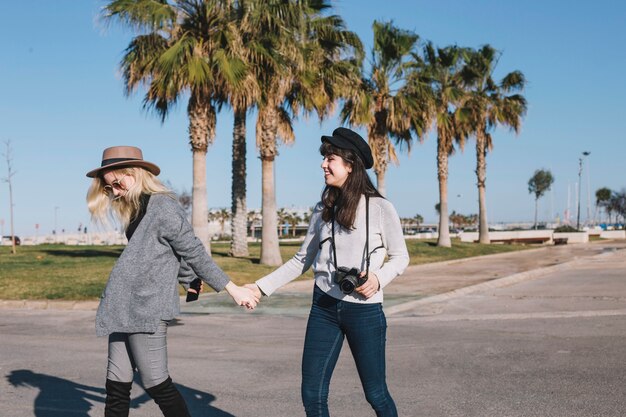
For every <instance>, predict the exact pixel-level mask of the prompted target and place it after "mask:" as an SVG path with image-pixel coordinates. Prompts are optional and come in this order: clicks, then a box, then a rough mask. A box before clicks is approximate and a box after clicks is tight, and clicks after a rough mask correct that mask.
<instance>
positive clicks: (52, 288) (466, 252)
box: [0, 240, 527, 300]
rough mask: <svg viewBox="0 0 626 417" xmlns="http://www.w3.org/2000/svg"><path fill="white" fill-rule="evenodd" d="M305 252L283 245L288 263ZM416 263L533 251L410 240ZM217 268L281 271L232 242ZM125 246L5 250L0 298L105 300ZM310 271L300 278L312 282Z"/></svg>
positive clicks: (250, 277)
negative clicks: (233, 251)
mask: <svg viewBox="0 0 626 417" xmlns="http://www.w3.org/2000/svg"><path fill="white" fill-rule="evenodd" d="M299 247H300V243H299V242H283V243H281V246H280V250H281V255H282V258H283V261H286V260H288V259H289V258H290V257H292V256H293V254H294V253H296V251H297V250H298V248H299ZM407 247H408V249H409V254H410V257H411V264H412V265H417V264H423V263H429V262H438V261H445V260H451V259H459V258H467V257H471V256H479V255H487V254H492V253H501V252H510V251H513V250H519V249H523V248H525V247H527V246H518V245H478V244H475V243H461V242H458V241H453V246H452V248H438V247H436V245H435V242H434V241H424V240H407ZM211 248H212V252H213V257H214V259H215V261H216V262H217V264H218V265H219V266H220V267H221V268H222V269H223V270H224V271H225V272H226V273H227V274H228V275H229V276H230V277H231V279H232V280H233V281H234V282H235V283H237V284H243V283H247V282H252V281H254V280H256V279H258V278H260V277H262V276H263V275H265V274H267V273H269V272H271V271H273V270H274V269H275V268H274V267H270V266H265V265H260V264H259V256H260V245H259V244H251V245H250V256H249V257H247V258H232V257H229V256H228V250H229V245H228V244H227V243H215V244H213V245H212V247H211ZM123 249H124V247H123V246H64V245H39V246H20V247H18V249H17V254H16V255H11V253H10V250H11V248H10V247H9V246H0V299H5V300H19V299H33V300H34V299H39V300H42V299H62V300H94V299H97V298H99V297H100V294H101V292H102V289H103V288H104V285H105V283H106V280H107V277H108V275H109V272H110V271H111V268H112V267H113V264H114V263H115V261H116V259H117V257H118V256H119V255H120V253H121V252H122V250H123ZM312 277H313V274H312V273H311V271H308V272H307V273H306V274H305V275H304V276H303V277H301V278H299V279H307V278H312Z"/></svg>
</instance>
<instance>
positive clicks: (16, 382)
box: [7, 369, 104, 417]
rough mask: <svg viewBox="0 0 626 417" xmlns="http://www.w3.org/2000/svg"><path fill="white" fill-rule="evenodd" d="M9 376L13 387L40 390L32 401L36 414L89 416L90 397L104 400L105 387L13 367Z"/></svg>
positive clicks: (40, 416)
mask: <svg viewBox="0 0 626 417" xmlns="http://www.w3.org/2000/svg"><path fill="white" fill-rule="evenodd" d="M7 380H8V381H9V383H10V384H11V385H13V386H14V387H32V388H37V389H38V390H39V392H38V394H37V397H36V398H35V404H34V405H33V408H34V410H33V411H34V415H35V416H36V417H66V416H72V417H88V416H89V414H88V413H89V411H90V410H91V408H92V407H93V405H92V404H91V403H90V402H89V401H87V400H91V401H95V402H100V403H104V389H103V388H95V387H90V386H87V385H82V384H77V383H75V382H72V381H68V380H67V379H63V378H58V377H55V376H51V375H45V374H38V373H36V372H33V371H30V370H28V369H18V370H15V371H12V372H11V373H10V374H9V375H7Z"/></svg>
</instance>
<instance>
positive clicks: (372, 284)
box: [354, 271, 380, 299]
mask: <svg viewBox="0 0 626 417" xmlns="http://www.w3.org/2000/svg"><path fill="white" fill-rule="evenodd" d="M363 276H365V271H363V272H361V278H362V277H363ZM378 290H380V282H379V281H378V277H377V276H376V274H375V273H373V272H370V273H369V276H368V278H367V281H365V282H364V283H363V285H361V286H360V287H356V289H355V290H354V291H356V292H357V293H359V294H361V295H362V296H363V297H365V298H366V299H367V298H370V297H373V296H374V294H376V293H377V292H378Z"/></svg>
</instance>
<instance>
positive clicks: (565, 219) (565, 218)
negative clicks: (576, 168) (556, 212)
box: [563, 182, 571, 224]
mask: <svg viewBox="0 0 626 417" xmlns="http://www.w3.org/2000/svg"><path fill="white" fill-rule="evenodd" d="M570 203H571V191H570V183H569V182H568V183H567V207H566V208H565V213H563V217H564V219H563V222H564V223H565V224H570V219H569V217H570V214H571V211H570Z"/></svg>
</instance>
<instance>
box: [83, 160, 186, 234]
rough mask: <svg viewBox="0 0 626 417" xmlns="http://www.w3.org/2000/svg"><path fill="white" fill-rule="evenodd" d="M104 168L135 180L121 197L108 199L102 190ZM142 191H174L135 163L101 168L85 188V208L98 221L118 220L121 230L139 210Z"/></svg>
mask: <svg viewBox="0 0 626 417" xmlns="http://www.w3.org/2000/svg"><path fill="white" fill-rule="evenodd" d="M107 172H114V173H116V174H117V175H116V176H118V177H120V178H121V177H122V176H124V175H128V176H131V177H133V178H134V179H135V183H134V184H133V185H132V186H130V187H129V188H128V189H127V190H126V194H124V197H123V198H118V199H116V200H113V199H111V198H110V197H109V196H107V195H106V194H105V192H104V186H105V185H106V183H105V182H104V179H103V178H102V176H103V175H104V174H105V173H107ZM142 194H168V195H170V196H171V197H172V198H174V194H173V193H172V191H170V190H169V189H168V188H167V187H166V186H165V185H163V183H162V182H161V181H159V179H158V178H157V177H156V176H155V175H154V174H152V173H151V172H150V171H148V170H146V169H143V168H139V167H128V168H119V169H112V170H109V171H103V172H102V173H100V175H98V176H97V177H95V178H94V179H93V181H92V182H91V186H90V187H89V190H88V191H87V208H88V209H89V212H90V213H91V219H92V220H93V221H94V222H96V223H99V224H103V225H104V224H108V219H113V220H117V221H119V223H120V224H121V226H122V228H123V230H126V228H127V227H128V225H129V224H130V222H131V221H132V220H133V218H134V217H135V216H136V215H137V213H138V212H139V206H140V200H141V195H142Z"/></svg>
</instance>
